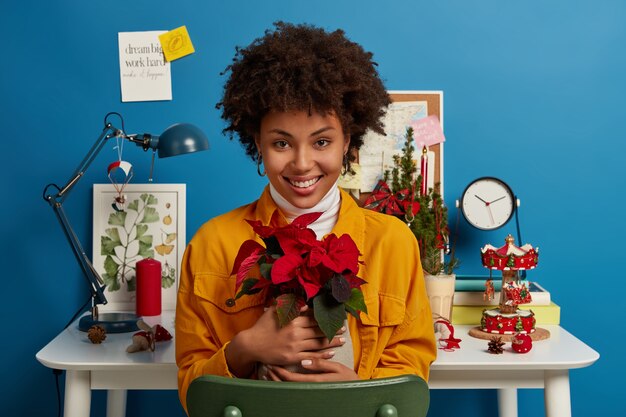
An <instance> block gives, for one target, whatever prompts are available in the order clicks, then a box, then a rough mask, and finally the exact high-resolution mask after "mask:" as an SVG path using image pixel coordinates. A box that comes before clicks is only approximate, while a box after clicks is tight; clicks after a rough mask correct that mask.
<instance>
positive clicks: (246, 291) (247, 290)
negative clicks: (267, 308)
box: [235, 278, 261, 300]
mask: <svg viewBox="0 0 626 417" xmlns="http://www.w3.org/2000/svg"><path fill="white" fill-rule="evenodd" d="M257 282H259V279H258V278H248V279H245V280H244V281H243V284H242V285H241V290H240V291H239V292H238V293H237V295H236V296H235V300H238V299H239V298H240V297H241V296H244V295H252V294H256V293H258V292H260V291H261V289H255V288H253V287H254V286H255V285H256V284H257Z"/></svg>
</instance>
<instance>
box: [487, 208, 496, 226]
mask: <svg viewBox="0 0 626 417" xmlns="http://www.w3.org/2000/svg"><path fill="white" fill-rule="evenodd" d="M487 210H488V211H489V218H490V219H491V224H496V221H495V220H494V219H493V213H492V212H491V207H490V206H489V203H487Z"/></svg>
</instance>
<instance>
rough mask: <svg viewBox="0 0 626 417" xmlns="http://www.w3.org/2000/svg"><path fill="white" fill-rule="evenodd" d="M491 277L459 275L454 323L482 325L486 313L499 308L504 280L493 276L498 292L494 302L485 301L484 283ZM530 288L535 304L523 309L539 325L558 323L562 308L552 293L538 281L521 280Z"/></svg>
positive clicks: (455, 292) (453, 312) (453, 315)
mask: <svg viewBox="0 0 626 417" xmlns="http://www.w3.org/2000/svg"><path fill="white" fill-rule="evenodd" d="M487 279H489V278H488V277H473V276H472V277H468V276H457V277H456V281H455V290H454V300H453V306H452V324H480V319H481V318H482V313H483V310H485V309H492V308H497V307H498V304H499V302H500V289H501V286H502V281H501V279H500V277H498V276H496V275H495V274H494V276H493V278H492V282H493V286H494V289H495V294H494V297H493V299H492V300H491V301H487V300H486V299H485V298H484V291H485V282H486V281H487ZM522 282H526V285H527V286H528V288H529V289H530V295H531V297H532V302H530V303H528V304H521V305H520V306H519V309H520V310H532V311H533V313H535V320H537V325H541V324H559V323H560V319H561V307H559V306H558V305H557V304H555V303H554V302H553V301H552V299H551V297H550V292H549V291H547V290H546V289H545V288H543V287H542V286H541V285H539V284H538V283H537V282H535V281H522Z"/></svg>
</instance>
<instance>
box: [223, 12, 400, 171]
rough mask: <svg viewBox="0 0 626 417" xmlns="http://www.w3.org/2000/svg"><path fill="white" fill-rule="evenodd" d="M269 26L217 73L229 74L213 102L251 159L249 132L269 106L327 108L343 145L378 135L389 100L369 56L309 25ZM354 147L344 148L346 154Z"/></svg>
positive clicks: (324, 110)
mask: <svg viewBox="0 0 626 417" xmlns="http://www.w3.org/2000/svg"><path fill="white" fill-rule="evenodd" d="M274 26H275V29H274V30H266V31H265V35H264V36H262V37H260V38H258V39H256V40H254V41H253V42H252V43H251V44H250V45H249V46H248V47H246V48H239V47H238V48H236V51H237V52H236V54H235V57H234V58H233V62H232V64H230V65H229V66H228V67H227V68H226V69H225V71H224V73H223V74H222V75H224V74H226V73H228V72H229V71H230V77H229V78H228V80H227V81H226V84H225V85H224V96H223V98H222V101H221V102H219V103H218V104H217V106H216V107H217V108H218V109H221V110H222V119H224V120H226V121H227V122H228V125H227V127H226V128H225V129H224V130H223V133H225V134H227V135H228V136H229V137H230V139H231V140H232V139H233V137H234V136H235V134H236V135H237V136H238V137H239V141H240V142H241V144H242V146H243V147H244V148H245V150H246V153H247V154H248V155H249V156H250V157H251V158H252V160H257V159H258V153H257V149H256V146H255V143H254V136H255V134H257V133H258V132H259V129H260V125H261V120H262V119H263V117H264V116H265V115H266V114H267V113H268V112H269V111H272V110H274V111H289V110H304V111H308V112H309V113H312V112H318V113H320V114H328V113H329V112H334V114H336V115H337V117H338V118H339V120H340V121H341V125H342V127H343V130H344V132H345V133H348V134H349V135H350V149H351V150H358V149H359V148H360V147H361V145H362V144H363V135H364V134H365V132H366V131H367V130H368V129H371V130H373V131H374V132H377V133H380V134H384V126H383V123H382V121H381V119H382V117H383V116H384V115H385V112H386V109H387V106H388V105H389V103H390V99H389V95H388V94H387V91H386V89H385V87H384V85H383V82H382V81H381V79H380V77H379V75H378V72H377V71H376V68H375V67H376V65H377V64H376V63H375V62H373V61H372V54H371V53H370V52H365V51H364V50H363V48H362V47H361V46H360V45H359V44H357V43H354V42H352V41H350V40H349V39H347V38H346V36H345V34H344V32H343V31H342V30H335V31H334V32H326V31H324V30H323V29H320V28H317V27H314V26H311V25H306V24H302V25H293V24H290V23H284V22H276V23H274ZM353 153H354V152H349V154H350V155H351V157H353V156H352V154H353Z"/></svg>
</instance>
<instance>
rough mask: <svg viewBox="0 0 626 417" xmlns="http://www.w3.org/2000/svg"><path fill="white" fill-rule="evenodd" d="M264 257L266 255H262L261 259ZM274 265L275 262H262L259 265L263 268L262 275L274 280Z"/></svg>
mask: <svg viewBox="0 0 626 417" xmlns="http://www.w3.org/2000/svg"><path fill="white" fill-rule="evenodd" d="M264 258H265V257H264V256H262V257H261V259H264ZM272 265H273V264H268V263H262V264H261V265H260V267H259V269H260V270H261V276H262V277H263V278H265V279H266V280H268V281H271V280H272Z"/></svg>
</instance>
